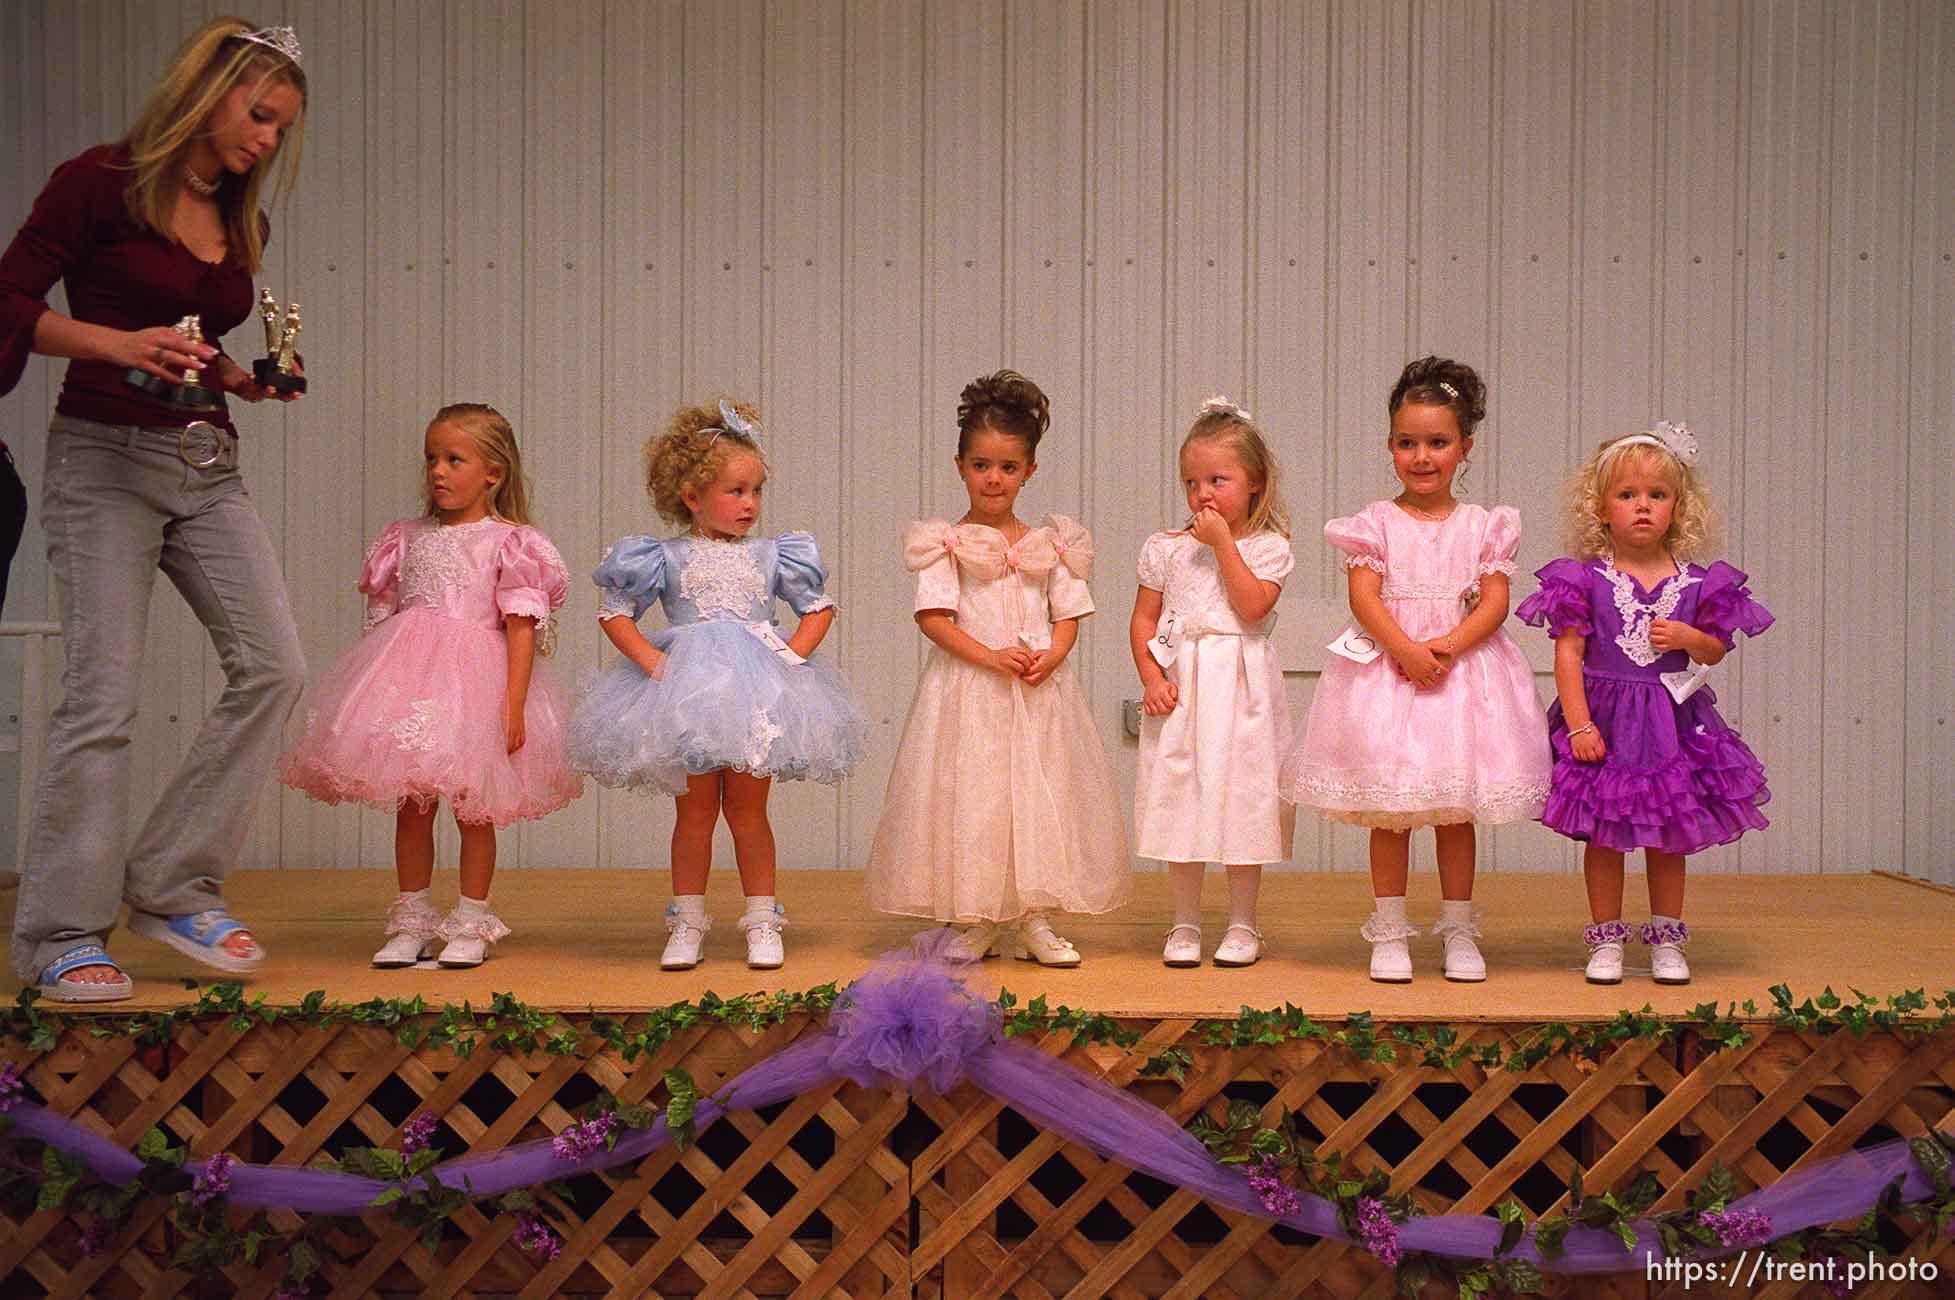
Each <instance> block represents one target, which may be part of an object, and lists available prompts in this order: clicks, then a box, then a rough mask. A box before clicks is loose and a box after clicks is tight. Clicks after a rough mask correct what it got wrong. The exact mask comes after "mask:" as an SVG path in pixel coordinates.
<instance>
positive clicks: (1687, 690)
mask: <svg viewBox="0 0 1955 1300" xmlns="http://www.w3.org/2000/svg"><path fill="white" fill-rule="evenodd" d="M1710 679H1711V666H1710V665H1709V664H1692V665H1691V666H1690V667H1688V668H1683V669H1679V670H1678V671H1676V672H1674V673H1664V674H1663V686H1664V689H1666V690H1668V691H1669V692H1670V698H1671V699H1673V700H1675V701H1676V702H1677V703H1679V704H1682V703H1683V702H1684V701H1685V700H1687V699H1689V698H1690V697H1691V696H1693V695H1695V694H1696V693H1697V691H1698V688H1700V687H1702V686H1703V685H1704V683H1705V682H1708V681H1709V680H1710Z"/></svg>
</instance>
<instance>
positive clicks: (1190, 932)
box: [1161, 924, 1202, 970]
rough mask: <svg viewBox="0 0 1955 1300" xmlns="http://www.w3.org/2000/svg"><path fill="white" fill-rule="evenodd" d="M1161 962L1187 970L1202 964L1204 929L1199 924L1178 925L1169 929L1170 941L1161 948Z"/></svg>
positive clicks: (1177, 968)
mask: <svg viewBox="0 0 1955 1300" xmlns="http://www.w3.org/2000/svg"><path fill="white" fill-rule="evenodd" d="M1161 964H1162V965H1163V966H1172V967H1174V968H1175V969H1176V970H1186V969H1187V968H1188V967H1190V966H1199V965H1201V964H1202V931H1201V927H1200V926H1198V925H1187V924H1182V925H1177V926H1175V927H1174V928H1173V929H1172V930H1169V931H1168V941H1167V944H1166V946H1165V947H1163V948H1162V949H1161Z"/></svg>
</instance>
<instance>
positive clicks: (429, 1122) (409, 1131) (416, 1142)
mask: <svg viewBox="0 0 1955 1300" xmlns="http://www.w3.org/2000/svg"><path fill="white" fill-rule="evenodd" d="M435 1123H436V1121H435V1117H434V1116H433V1115H430V1114H429V1113H428V1112H427V1111H425V1110H424V1111H422V1112H421V1113H420V1114H418V1115H416V1116H415V1117H414V1118H413V1119H410V1120H409V1121H407V1123H406V1124H405V1125H404V1126H402V1128H401V1154H402V1155H404V1156H411V1155H417V1154H419V1153H420V1152H422V1151H426V1150H427V1149H428V1143H429V1141H431V1140H432V1139H433V1137H434V1129H435Z"/></svg>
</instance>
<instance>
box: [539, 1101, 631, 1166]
mask: <svg viewBox="0 0 1955 1300" xmlns="http://www.w3.org/2000/svg"><path fill="white" fill-rule="evenodd" d="M617 1123H618V1117H617V1116H616V1115H615V1114H613V1113H612V1112H610V1111H608V1110H607V1111H605V1112H604V1113H603V1114H601V1115H598V1116H596V1117H594V1118H592V1119H587V1120H585V1121H584V1122H583V1123H581V1124H572V1125H571V1126H570V1127H569V1128H567V1129H565V1130H564V1131H563V1132H561V1133H559V1134H557V1135H556V1137H555V1138H553V1139H552V1140H551V1142H550V1150H552V1151H554V1152H556V1155H557V1159H559V1160H582V1159H583V1158H584V1157H585V1156H587V1155H589V1154H590V1153H591V1152H593V1151H596V1150H598V1149H600V1148H601V1147H603V1146H604V1142H605V1139H606V1138H608V1137H609V1136H610V1135H611V1130H612V1129H613V1128H616V1127H617Z"/></svg>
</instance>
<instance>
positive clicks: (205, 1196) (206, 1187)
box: [190, 1151, 237, 1205]
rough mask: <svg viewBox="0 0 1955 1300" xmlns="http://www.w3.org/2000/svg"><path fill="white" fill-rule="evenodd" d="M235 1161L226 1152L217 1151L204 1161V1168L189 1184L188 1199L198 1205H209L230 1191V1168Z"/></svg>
mask: <svg viewBox="0 0 1955 1300" xmlns="http://www.w3.org/2000/svg"><path fill="white" fill-rule="evenodd" d="M236 1163H237V1160H236V1158H235V1157H233V1156H232V1155H231V1153H230V1152H228V1151H219V1152H218V1153H217V1154H216V1155H214V1156H212V1157H211V1158H210V1159H208V1160H206V1161H204V1167H203V1168H202V1169H199V1170H198V1171H197V1176H196V1178H195V1179H193V1180H192V1181H191V1184H190V1199H191V1200H193V1201H195V1202H196V1203H197V1204H199V1205H209V1204H210V1203H211V1202H212V1201H213V1200H215V1199H216V1198H217V1197H219V1196H222V1195H223V1194H224V1193H225V1192H228V1191H230V1190H231V1166H232V1165H235V1164H236Z"/></svg>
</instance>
